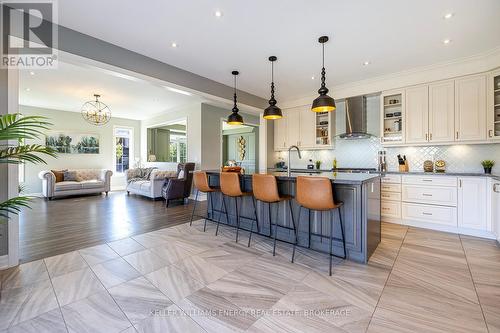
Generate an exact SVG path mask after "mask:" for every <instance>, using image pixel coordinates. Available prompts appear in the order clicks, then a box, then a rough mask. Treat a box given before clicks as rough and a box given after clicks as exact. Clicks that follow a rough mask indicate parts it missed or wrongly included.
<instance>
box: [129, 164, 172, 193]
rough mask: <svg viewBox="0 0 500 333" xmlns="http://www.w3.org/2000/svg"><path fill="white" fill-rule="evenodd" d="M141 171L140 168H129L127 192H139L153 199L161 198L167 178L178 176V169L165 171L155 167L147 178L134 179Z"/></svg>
mask: <svg viewBox="0 0 500 333" xmlns="http://www.w3.org/2000/svg"><path fill="white" fill-rule="evenodd" d="M139 173H140V170H139V169H129V170H127V173H126V178H127V194H130V193H133V194H139V195H143V196H146V197H148V198H151V199H157V198H161V197H162V196H161V190H162V188H163V185H165V182H166V180H167V178H177V171H164V170H158V169H154V170H153V171H151V175H150V177H149V179H147V180H142V179H141V180H134V181H130V180H131V179H133V178H136V177H137V176H138V175H139Z"/></svg>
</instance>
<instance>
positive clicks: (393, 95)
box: [380, 90, 405, 145]
mask: <svg viewBox="0 0 500 333" xmlns="http://www.w3.org/2000/svg"><path fill="white" fill-rule="evenodd" d="M404 96H405V94H404V90H393V91H384V92H382V95H381V96H380V104H381V106H380V109H381V110H382V115H381V116H382V121H381V122H380V123H381V129H380V133H381V141H382V143H383V144H384V145H398V144H402V143H404V142H405V135H404V132H405V129H404V128H405V126H404V117H405V101H404Z"/></svg>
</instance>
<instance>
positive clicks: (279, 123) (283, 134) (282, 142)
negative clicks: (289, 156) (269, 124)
mask: <svg viewBox="0 0 500 333" xmlns="http://www.w3.org/2000/svg"><path fill="white" fill-rule="evenodd" d="M273 123H274V150H283V149H285V148H286V146H287V129H286V128H287V117H286V112H285V111H284V110H283V118H281V119H276V120H273Z"/></svg>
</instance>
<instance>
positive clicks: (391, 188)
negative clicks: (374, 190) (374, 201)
mask: <svg viewBox="0 0 500 333" xmlns="http://www.w3.org/2000/svg"><path fill="white" fill-rule="evenodd" d="M380 190H381V191H382V192H397V193H401V184H382V185H380Z"/></svg>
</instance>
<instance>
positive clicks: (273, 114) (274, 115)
mask: <svg viewBox="0 0 500 333" xmlns="http://www.w3.org/2000/svg"><path fill="white" fill-rule="evenodd" d="M276 60H278V58H276V57H275V56H270V57H269V61H270V62H271V99H269V106H268V107H267V108H266V109H265V110H264V119H268V120H272V119H280V118H283V113H282V112H281V109H280V108H279V107H277V106H276V103H277V102H276V100H275V99H274V62H275V61H276Z"/></svg>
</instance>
